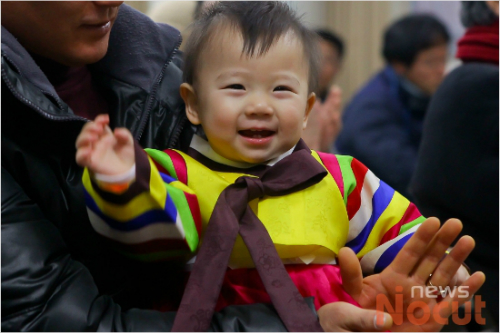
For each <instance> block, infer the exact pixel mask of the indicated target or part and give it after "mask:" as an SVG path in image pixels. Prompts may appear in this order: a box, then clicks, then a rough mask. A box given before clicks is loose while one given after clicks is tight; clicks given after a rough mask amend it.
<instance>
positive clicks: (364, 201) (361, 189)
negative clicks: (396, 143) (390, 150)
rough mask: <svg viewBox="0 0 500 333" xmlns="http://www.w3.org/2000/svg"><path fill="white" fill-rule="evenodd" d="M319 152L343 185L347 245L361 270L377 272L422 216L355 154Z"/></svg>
mask: <svg viewBox="0 0 500 333" xmlns="http://www.w3.org/2000/svg"><path fill="white" fill-rule="evenodd" d="M319 155H320V157H321V160H322V161H323V162H324V164H325V166H326V167H327V168H328V169H329V170H330V172H331V173H332V176H333V177H334V178H335V180H336V181H337V183H338V184H339V188H341V189H343V193H342V195H343V196H344V200H345V203H346V209H347V215H348V217H349V235H348V237H347V243H346V246H347V247H350V248H351V249H352V250H353V251H354V252H355V253H356V254H357V256H358V257H359V258H362V259H361V267H362V269H363V272H364V273H366V274H370V273H374V272H375V273H378V272H380V271H381V270H383V269H384V268H385V267H387V265H388V264H390V263H391V262H392V260H393V259H394V257H395V256H396V255H397V253H398V252H399V250H400V249H401V248H402V247H403V245H404V244H405V243H406V241H407V240H408V238H409V237H411V235H413V234H414V233H415V231H416V230H417V228H418V227H419V225H420V224H421V223H422V222H423V221H424V220H425V218H424V217H423V216H422V215H421V214H420V212H419V211H418V209H417V208H416V207H415V205H414V204H413V203H410V202H409V201H408V200H407V199H406V198H404V197H403V196H402V195H401V194H399V193H398V192H396V191H394V190H393V189H392V188H391V187H390V186H389V185H387V184H386V183H385V182H383V181H382V180H380V179H379V178H377V177H376V176H375V175H374V174H373V172H371V171H370V170H368V168H367V167H366V166H364V165H363V164H362V163H361V162H359V161H358V160H356V159H355V158H353V157H351V156H342V155H331V154H325V153H319ZM338 169H340V174H341V176H339V175H338V174H339V171H338Z"/></svg>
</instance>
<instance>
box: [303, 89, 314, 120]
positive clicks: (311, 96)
mask: <svg viewBox="0 0 500 333" xmlns="http://www.w3.org/2000/svg"><path fill="white" fill-rule="evenodd" d="M315 102H316V94H315V93H313V92H312V93H310V94H309V97H308V98H307V104H306V112H305V114H304V123H303V126H302V129H305V128H306V126H307V119H308V118H309V114H310V113H311V110H312V109H313V106H314V103H315Z"/></svg>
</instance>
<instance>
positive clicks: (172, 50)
mask: <svg viewBox="0 0 500 333" xmlns="http://www.w3.org/2000/svg"><path fill="white" fill-rule="evenodd" d="M180 42H181V37H180V34H179V32H178V31H177V30H175V29H173V28H172V27H169V26H166V25H157V24H155V23H153V22H152V21H151V20H149V19H148V18H147V17H145V16H144V15H142V14H140V13H139V12H137V11H135V10H133V9H131V8H130V7H127V6H125V5H122V7H121V8H120V11H119V15H118V18H117V20H116V22H115V25H114V27H113V30H112V32H111V36H110V42H109V51H108V53H107V54H106V56H105V58H104V59H102V60H101V61H99V62H98V63H96V64H94V65H92V66H89V68H90V70H91V72H92V77H93V79H97V82H98V84H99V87H100V89H102V91H103V92H104V95H105V97H106V98H107V100H108V104H109V105H110V110H109V114H110V119H111V126H112V127H118V126H125V127H127V128H129V129H130V130H131V132H132V134H133V135H134V137H135V138H136V139H138V140H139V142H140V143H141V145H142V146H143V147H152V148H159V149H164V148H167V147H175V148H181V149H182V148H185V147H186V145H187V144H189V141H190V138H191V136H192V133H193V130H192V127H191V126H190V125H189V123H188V121H187V119H186V117H185V114H184V105H183V103H182V100H181V98H180V96H179V93H178V88H179V85H180V83H181V80H182V75H181V74H182V73H181V69H180V63H181V61H180V57H179V55H178V54H177V53H176V52H177V47H178V46H179V44H180ZM1 71H2V102H1V103H2V330H3V331H89V330H90V331H95V330H99V331H168V330H170V328H171V325H172V320H173V316H174V315H175V313H161V312H157V311H152V310H140V309H139V308H141V307H146V306H148V305H151V300H152V299H161V298H166V297H169V296H179V294H180V293H181V292H182V291H181V290H180V288H182V285H183V281H182V278H180V277H178V276H179V275H178V274H176V273H177V272H178V271H179V270H180V268H181V264H176V263H161V264H144V263H140V262H134V261H129V260H128V259H125V258H123V257H122V256H120V255H118V254H116V253H114V252H113V251H112V250H110V249H109V248H107V247H106V244H105V243H103V241H102V240H101V239H100V238H99V237H98V236H97V235H96V233H95V232H94V231H93V229H92V228H91V225H90V223H89V221H88V218H87V212H86V208H85V203H84V197H83V191H82V185H81V175H82V169H81V168H80V167H78V166H77V165H76V164H75V139H76V137H77V135H78V133H79V132H80V130H81V128H82V126H83V125H84V123H85V122H86V121H87V120H86V119H84V118H81V117H78V116H75V115H74V114H73V112H72V110H71V109H70V108H69V107H68V106H67V105H66V104H65V103H64V102H63V101H62V100H61V99H60V98H59V97H58V95H57V93H56V92H55V90H54V88H53V86H52V85H51V84H50V83H49V81H48V80H47V78H46V77H45V75H44V74H43V73H42V72H41V70H40V68H39V67H38V66H37V65H36V64H35V62H34V61H33V59H32V58H31V57H30V55H29V54H28V52H27V51H26V50H25V49H24V48H23V47H22V46H21V45H20V44H19V43H18V41H17V40H16V39H15V38H14V36H12V35H11V34H10V33H9V32H8V31H7V30H6V29H5V28H4V27H2V69H1ZM212 329H213V330H228V331H238V330H252V331H258V330H264V331H270V330H284V326H283V325H282V323H281V321H280V320H279V318H278V317H277V315H276V314H275V312H274V310H273V309H272V307H270V306H267V305H263V304H257V305H251V306H232V307H228V308H226V309H225V310H224V311H222V312H220V313H217V314H216V315H215V317H214V320H213V325H212Z"/></svg>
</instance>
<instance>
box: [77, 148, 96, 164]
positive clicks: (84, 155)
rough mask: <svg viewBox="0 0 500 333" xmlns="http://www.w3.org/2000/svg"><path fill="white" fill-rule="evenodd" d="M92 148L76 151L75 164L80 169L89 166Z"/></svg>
mask: <svg viewBox="0 0 500 333" xmlns="http://www.w3.org/2000/svg"><path fill="white" fill-rule="evenodd" d="M91 154H92V147H82V148H79V149H78V150H77V151H76V163H77V164H78V165H79V166H81V167H88V166H90V157H91Z"/></svg>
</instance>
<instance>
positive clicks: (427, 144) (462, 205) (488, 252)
mask: <svg viewBox="0 0 500 333" xmlns="http://www.w3.org/2000/svg"><path fill="white" fill-rule="evenodd" d="M461 19H462V23H463V24H464V26H465V27H466V28H467V30H466V32H465V35H464V36H463V37H462V38H461V39H460V40H459V41H458V50H457V55H456V56H457V58H459V59H461V60H462V62H463V64H462V65H461V66H460V67H458V68H456V69H455V70H454V71H452V72H451V73H450V74H449V75H448V76H447V77H446V79H445V80H444V81H443V83H442V85H441V86H440V87H439V89H438V90H437V92H436V94H435V95H434V97H433V98H432V101H431V103H430V106H429V109H428V111H427V116H426V119H425V122H424V130H423V136H422V143H421V146H420V151H419V154H418V160H417V165H416V169H415V174H414V177H413V179H412V182H411V186H410V190H411V193H412V194H413V196H414V198H415V201H416V203H417V205H418V207H419V209H420V210H421V211H422V213H423V214H425V215H427V216H437V217H438V218H440V219H446V218H448V217H450V216H454V217H457V218H459V219H460V220H462V222H463V223H464V230H463V231H464V233H466V234H468V235H471V236H472V237H474V239H475V240H476V249H475V251H474V252H473V253H472V254H471V256H470V257H469V259H468V261H467V263H468V265H469V266H470V268H471V269H472V270H477V269H480V270H481V271H483V272H485V273H486V276H487V279H486V283H485V285H484V286H483V287H482V289H481V290H480V294H481V295H482V297H483V300H484V301H485V302H486V310H487V311H488V312H489V313H490V314H491V316H492V318H490V319H489V320H488V318H487V322H486V326H487V328H488V330H491V331H498V292H499V290H498V269H499V267H498V259H499V258H498V223H499V215H498V202H499V196H498V191H499V187H498V182H499V178H498V172H499V169H498V149H499V146H498V140H499V136H498V132H499V131H498V121H499V118H498V107H499V104H498V99H499V94H498V89H499V85H498V76H499V71H498V1H464V2H462V11H461ZM483 317H485V315H483ZM470 329H471V330H473V331H478V330H481V329H483V330H484V327H470Z"/></svg>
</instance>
